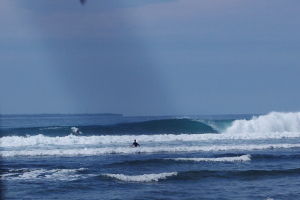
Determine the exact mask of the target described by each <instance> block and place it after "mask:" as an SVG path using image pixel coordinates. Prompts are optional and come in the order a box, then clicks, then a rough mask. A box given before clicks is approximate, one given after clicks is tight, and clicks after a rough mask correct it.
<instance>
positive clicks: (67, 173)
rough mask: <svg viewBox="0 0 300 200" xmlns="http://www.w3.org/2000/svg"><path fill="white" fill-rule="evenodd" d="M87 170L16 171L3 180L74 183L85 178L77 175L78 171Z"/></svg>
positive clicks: (11, 171)
mask: <svg viewBox="0 0 300 200" xmlns="http://www.w3.org/2000/svg"><path fill="white" fill-rule="evenodd" d="M84 170H86V169H85V168H80V169H52V170H47V169H16V170H10V171H9V172H10V173H7V174H3V175H2V177H1V179H4V180H37V179H38V180H49V181H57V180H59V181H73V180H77V179H79V178H83V176H82V175H79V174H77V172H78V171H84Z"/></svg>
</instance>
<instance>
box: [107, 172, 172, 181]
mask: <svg viewBox="0 0 300 200" xmlns="http://www.w3.org/2000/svg"><path fill="white" fill-rule="evenodd" d="M177 174H178V172H170V173H159V174H143V175H136V176H129V175H124V174H103V176H107V177H110V178H115V179H117V180H119V181H125V182H152V181H159V180H162V179H166V178H167V177H171V176H176V175H177Z"/></svg>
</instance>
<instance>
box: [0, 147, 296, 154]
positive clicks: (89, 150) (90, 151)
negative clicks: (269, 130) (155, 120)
mask: <svg viewBox="0 0 300 200" xmlns="http://www.w3.org/2000/svg"><path fill="white" fill-rule="evenodd" d="M299 147H300V144H262V145H255V144H252V145H234V146H230V145H216V146H211V145H209V146H181V147H176V148H174V147H139V148H128V147H118V148H114V147H107V148H77V149H53V150H49V149H34V150H22V151H2V152H1V157H15V156H92V155H103V154H132V153H161V152H173V153H174V152H197V151H206V152H207V151H232V150H243V151H251V150H262V149H279V148H285V149H287V148H299Z"/></svg>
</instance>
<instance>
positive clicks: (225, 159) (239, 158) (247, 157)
mask: <svg viewBox="0 0 300 200" xmlns="http://www.w3.org/2000/svg"><path fill="white" fill-rule="evenodd" d="M167 159H168V160H175V161H194V162H246V161H250V160H251V155H249V154H247V155H242V156H236V157H223V158H167Z"/></svg>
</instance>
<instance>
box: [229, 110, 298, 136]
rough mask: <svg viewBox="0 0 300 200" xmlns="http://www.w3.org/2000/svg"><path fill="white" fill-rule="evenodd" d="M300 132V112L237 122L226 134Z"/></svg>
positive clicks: (275, 114)
mask: <svg viewBox="0 0 300 200" xmlns="http://www.w3.org/2000/svg"><path fill="white" fill-rule="evenodd" d="M286 132H300V112H297V113H292V112H290V113H282V112H271V113H269V114H267V115H262V116H259V117H253V118H252V119H251V120H236V121H234V122H233V124H232V126H230V127H229V128H227V130H226V133H286Z"/></svg>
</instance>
